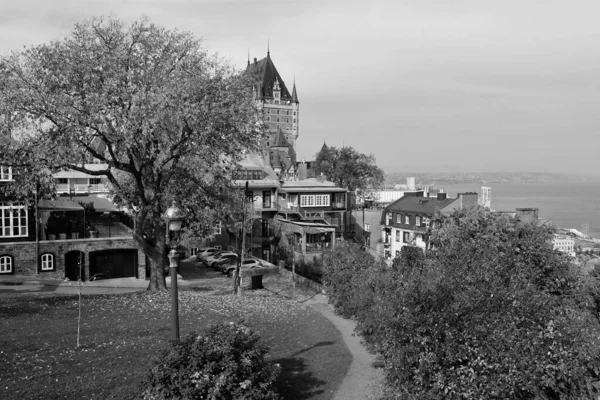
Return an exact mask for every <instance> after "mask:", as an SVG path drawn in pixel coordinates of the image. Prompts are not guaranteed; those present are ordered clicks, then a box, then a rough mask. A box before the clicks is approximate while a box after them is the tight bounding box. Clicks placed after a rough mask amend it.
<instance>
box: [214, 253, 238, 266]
mask: <svg viewBox="0 0 600 400" xmlns="http://www.w3.org/2000/svg"><path fill="white" fill-rule="evenodd" d="M237 259H238V255H237V254H236V253H234V252H233V251H226V252H224V253H221V254H219V256H218V257H216V258H215V259H214V260H212V261H211V263H210V266H211V267H213V268H214V269H218V268H219V265H221V264H225V263H226V262H228V261H230V260H236V261H237Z"/></svg>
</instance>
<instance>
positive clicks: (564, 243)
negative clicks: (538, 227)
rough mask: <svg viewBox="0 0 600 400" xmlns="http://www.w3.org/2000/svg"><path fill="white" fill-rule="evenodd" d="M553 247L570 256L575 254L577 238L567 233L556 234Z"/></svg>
mask: <svg viewBox="0 0 600 400" xmlns="http://www.w3.org/2000/svg"><path fill="white" fill-rule="evenodd" d="M552 248H553V249H554V250H558V251H560V252H562V253H566V254H568V255H570V256H573V257H574V256H575V240H574V239H573V238H571V237H569V236H566V235H556V234H555V235H554V238H553V239H552Z"/></svg>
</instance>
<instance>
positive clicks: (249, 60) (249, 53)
mask: <svg viewBox="0 0 600 400" xmlns="http://www.w3.org/2000/svg"><path fill="white" fill-rule="evenodd" d="M248 66H250V48H249V47H248Z"/></svg>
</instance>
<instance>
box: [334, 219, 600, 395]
mask: <svg viewBox="0 0 600 400" xmlns="http://www.w3.org/2000/svg"><path fill="white" fill-rule="evenodd" d="M551 238H552V228H551V227H548V226H545V225H537V224H535V223H528V222H524V221H519V220H518V219H515V218H511V217H507V216H502V215H498V214H493V213H490V212H488V211H485V210H483V209H479V208H476V209H473V210H468V211H467V210H459V211H456V212H454V213H453V214H452V215H450V216H445V217H441V218H440V219H439V226H438V228H436V230H434V232H433V233H432V234H431V236H430V243H431V244H432V245H434V246H435V250H434V251H428V252H427V255H426V256H425V254H421V252H419V251H417V250H416V249H411V248H407V249H406V251H405V252H404V253H403V254H401V256H400V257H398V258H396V259H395V260H394V263H393V266H392V267H391V268H386V267H382V265H381V264H380V263H377V262H376V261H375V260H370V259H369V258H368V257H367V256H365V255H364V253H360V252H358V251H357V250H356V249H353V248H352V247H351V246H347V245H346V246H338V248H336V249H335V250H334V251H332V252H331V253H329V254H327V255H326V257H325V259H324V261H325V262H324V263H325V271H326V272H325V276H324V279H325V283H326V285H327V290H328V294H329V296H330V300H331V302H332V303H333V305H334V306H335V307H336V310H338V312H340V313H341V314H342V315H344V316H347V317H353V318H355V319H356V321H357V331H358V332H359V333H360V334H361V335H363V337H364V339H365V340H366V342H367V343H368V344H369V345H370V347H371V348H374V349H376V350H377V351H378V352H380V353H381V354H382V356H383V359H384V363H385V371H386V376H387V383H388V387H389V393H388V394H389V396H388V398H398V399H425V400H427V399H431V400H433V399H441V398H444V399H495V398H497V399H509V398H510V399H532V400H533V399H547V400H559V399H597V396H598V394H599V393H600V390H599V388H600V323H599V321H598V314H597V310H598V305H597V304H598V302H599V301H600V300H599V299H600V296H599V295H598V293H600V290H599V289H598V287H597V286H595V284H596V283H597V282H588V283H587V284H584V281H582V280H581V276H580V275H578V274H577V273H576V272H575V269H574V268H573V267H572V266H571V265H570V264H569V263H568V262H567V259H566V258H565V257H564V256H562V255H560V254H558V253H557V252H554V251H553V250H552V246H551V244H550V243H551Z"/></svg>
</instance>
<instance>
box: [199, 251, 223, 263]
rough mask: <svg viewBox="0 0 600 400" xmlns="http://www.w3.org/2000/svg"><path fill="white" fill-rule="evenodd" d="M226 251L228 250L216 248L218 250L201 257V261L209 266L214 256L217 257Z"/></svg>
mask: <svg viewBox="0 0 600 400" xmlns="http://www.w3.org/2000/svg"><path fill="white" fill-rule="evenodd" d="M227 252H228V251H227V250H218V251H216V252H214V253H213V254H212V255H209V256H206V257H205V258H203V260H202V261H203V262H204V264H206V265H209V266H210V265H211V264H212V262H213V261H214V260H215V259H216V258H218V257H219V256H220V255H221V254H223V253H227Z"/></svg>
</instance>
